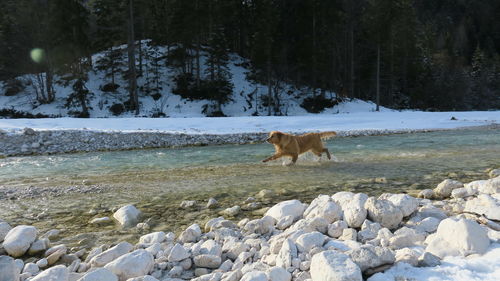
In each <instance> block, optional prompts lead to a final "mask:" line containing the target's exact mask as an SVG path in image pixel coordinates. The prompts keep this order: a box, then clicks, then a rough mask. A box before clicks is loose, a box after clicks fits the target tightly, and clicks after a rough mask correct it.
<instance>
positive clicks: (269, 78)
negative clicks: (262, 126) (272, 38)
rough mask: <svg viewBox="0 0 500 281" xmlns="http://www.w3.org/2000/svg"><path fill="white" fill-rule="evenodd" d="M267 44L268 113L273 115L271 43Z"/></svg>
mask: <svg viewBox="0 0 500 281" xmlns="http://www.w3.org/2000/svg"><path fill="white" fill-rule="evenodd" d="M268 44H269V46H267V71H266V72H267V73H266V74H267V115H268V116H271V107H272V100H273V91H272V88H271V87H272V85H271V46H270V45H271V43H268Z"/></svg>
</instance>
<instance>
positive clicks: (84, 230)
mask: <svg viewBox="0 0 500 281" xmlns="http://www.w3.org/2000/svg"><path fill="white" fill-rule="evenodd" d="M327 147H328V148H329V149H330V151H331V152H332V154H333V156H334V157H333V158H334V159H333V160H332V161H328V160H327V159H326V157H325V156H323V158H322V159H318V158H317V157H316V156H314V155H312V154H306V155H303V156H302V157H300V158H299V161H298V163H297V165H295V166H285V165H283V161H281V160H278V161H274V162H273V163H270V164H268V163H266V164H264V163H261V162H260V160H262V159H264V158H266V157H267V156H269V155H271V154H272V153H273V147H272V145H270V144H248V145H223V146H206V147H188V148H174V149H172V148H171V149H150V150H133V151H119V152H96V153H77V154H64V155H51V156H32V157H11V158H5V159H0V194H1V191H2V188H5V187H9V188H12V187H18V188H23V187H27V186H33V188H34V189H37V188H44V187H53V186H60V187H61V188H67V187H68V186H75V185H86V186H89V185H98V186H102V187H106V188H103V190H102V192H100V193H83V194H82V193H74V192H73V193H68V194H64V195H62V196H57V197H54V196H43V195H42V196H38V197H36V198H32V199H26V198H25V199H20V200H16V199H15V198H12V197H11V198H8V199H6V198H2V197H1V195H0V218H2V219H4V220H6V221H8V222H11V223H12V224H14V225H15V224H19V223H25V224H32V225H35V226H37V227H38V228H39V229H40V230H41V231H46V230H49V229H51V228H57V229H62V230H63V232H62V233H61V237H65V238H64V239H62V240H60V241H58V242H65V243H68V244H70V245H72V246H78V245H79V246H80V247H88V246H93V245H97V244H99V243H104V242H110V241H117V240H118V239H126V240H130V241H134V239H136V238H137V237H138V235H140V231H139V230H136V229H132V230H120V229H118V228H117V227H116V226H115V225H114V224H111V225H107V226H98V227H97V226H92V225H90V224H89V223H88V222H89V221H90V220H91V219H92V218H95V217H103V216H109V217H111V216H112V210H113V209H114V208H116V207H119V206H122V205H124V204H130V203H132V204H134V205H135V206H136V207H138V208H139V209H140V210H141V211H143V213H144V217H145V218H146V219H149V224H150V225H151V226H152V228H151V229H150V230H149V231H156V230H163V231H175V232H177V233H178V229H179V227H181V226H185V225H189V224H191V223H192V222H198V223H203V222H205V221H206V220H207V219H209V218H213V217H215V216H217V214H218V212H220V211H221V210H223V209H224V208H227V207H231V206H233V205H241V206H243V205H244V204H243V201H244V200H245V199H246V198H247V197H249V196H255V195H256V194H257V193H258V192H259V191H260V190H262V189H269V190H272V191H273V192H274V193H275V194H276V196H274V197H272V198H266V199H259V202H260V203H261V204H262V207H266V206H270V205H272V204H273V203H275V202H278V201H281V200H285V199H289V198H299V199H301V200H302V201H305V202H309V201H310V200H312V198H314V197H315V196H317V195H318V194H333V193H335V192H336V191H340V190H350V191H356V192H366V193H368V194H372V195H377V194H380V193H382V192H408V193H411V194H414V195H415V194H416V193H417V192H418V190H420V189H424V188H434V187H435V185H436V184H437V183H439V182H440V181H442V180H443V179H445V178H448V177H449V178H453V179H457V180H461V181H464V182H467V181H471V180H475V179H483V178H486V177H487V176H486V174H485V170H486V169H487V168H492V167H498V165H499V164H500V161H499V159H500V157H499V156H500V129H468V130H459V131H441V132H432V133H414V134H399V135H388V136H369V137H353V138H334V139H331V140H329V141H328V142H327ZM285 162H286V161H285ZM2 186H3V187H2ZM210 197H214V198H216V199H217V200H218V201H219V203H220V206H221V207H220V208H218V209H215V210H208V209H205V208H204V207H203V206H204V205H205V204H206V202H207V200H208V198H210ZM182 200H197V201H198V202H199V205H200V206H201V207H200V208H198V209H195V210H182V209H180V208H179V204H180V202H181V201H182ZM89 211H91V212H89ZM257 213H258V212H257ZM255 214H256V211H244V212H242V213H241V214H240V215H238V217H236V218H234V219H235V220H238V219H240V218H243V217H252V216H254V215H255Z"/></svg>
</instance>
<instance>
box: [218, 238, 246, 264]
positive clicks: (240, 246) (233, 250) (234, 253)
mask: <svg viewBox="0 0 500 281" xmlns="http://www.w3.org/2000/svg"><path fill="white" fill-rule="evenodd" d="M249 249H250V247H249V246H248V245H247V244H245V243H243V242H241V241H237V238H235V237H230V238H228V239H227V240H226V241H225V242H224V244H223V246H222V252H223V253H225V254H226V256H227V257H228V258H230V259H232V260H235V259H236V258H237V257H238V256H239V255H240V254H241V253H242V252H245V251H248V250H249Z"/></svg>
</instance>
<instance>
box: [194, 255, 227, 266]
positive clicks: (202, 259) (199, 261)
mask: <svg viewBox="0 0 500 281" xmlns="http://www.w3.org/2000/svg"><path fill="white" fill-rule="evenodd" d="M193 261H194V264H195V265H196V266H197V267H204V268H218V267H219V266H220V265H221V263H222V260H221V257H220V256H216V255H208V254H202V255H197V256H195V257H194V258H193Z"/></svg>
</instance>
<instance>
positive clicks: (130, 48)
mask: <svg viewBox="0 0 500 281" xmlns="http://www.w3.org/2000/svg"><path fill="white" fill-rule="evenodd" d="M127 37H128V42H127V43H128V44H127V52H128V72H129V73H128V74H129V77H128V85H129V96H130V105H131V109H135V114H136V115H138V114H139V98H138V96H137V76H136V71H135V39H134V7H133V0H129V18H128V36H127Z"/></svg>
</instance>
